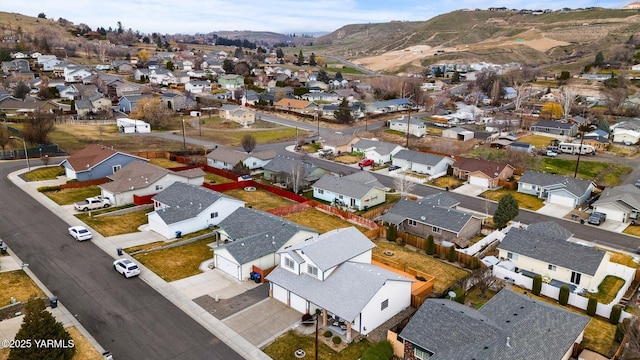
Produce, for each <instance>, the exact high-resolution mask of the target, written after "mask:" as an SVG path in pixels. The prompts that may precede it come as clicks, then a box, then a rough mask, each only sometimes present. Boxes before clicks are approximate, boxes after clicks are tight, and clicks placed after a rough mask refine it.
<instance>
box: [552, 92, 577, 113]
mask: <svg viewBox="0 0 640 360" xmlns="http://www.w3.org/2000/svg"><path fill="white" fill-rule="evenodd" d="M576 99H578V91H577V90H576V89H574V88H572V87H570V86H563V87H561V88H560V91H559V92H558V94H557V95H556V101H558V104H560V107H562V118H567V117H568V116H569V115H570V113H571V106H573V102H574V101H576Z"/></svg>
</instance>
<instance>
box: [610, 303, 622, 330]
mask: <svg viewBox="0 0 640 360" xmlns="http://www.w3.org/2000/svg"><path fill="white" fill-rule="evenodd" d="M621 314H622V305H613V309H611V314H610V315H609V324H612V325H616V324H618V322H619V321H620V315H621Z"/></svg>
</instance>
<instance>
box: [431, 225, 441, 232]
mask: <svg viewBox="0 0 640 360" xmlns="http://www.w3.org/2000/svg"><path fill="white" fill-rule="evenodd" d="M431 231H432V232H434V233H436V234H442V229H440V228H439V227H437V226H433V227H432V228H431Z"/></svg>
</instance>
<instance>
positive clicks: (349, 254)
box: [266, 227, 412, 341]
mask: <svg viewBox="0 0 640 360" xmlns="http://www.w3.org/2000/svg"><path fill="white" fill-rule="evenodd" d="M374 247H375V245H374V244H373V242H371V240H369V239H367V237H366V236H364V235H363V234H362V233H361V232H360V231H358V230H357V229H356V228H355V227H349V228H344V229H337V230H333V231H330V232H327V233H324V234H322V235H320V236H319V237H318V238H317V239H316V240H313V241H306V242H303V243H300V244H298V245H294V246H292V247H290V248H288V249H284V250H282V251H281V252H280V265H279V266H278V267H276V268H275V269H274V270H273V271H272V272H271V273H270V274H269V275H267V277H266V279H267V280H268V281H269V295H270V296H271V297H273V298H274V299H276V300H279V301H280V302H282V303H284V304H286V305H287V306H289V307H291V308H294V309H295V310H297V311H299V312H301V313H303V314H309V313H311V314H320V318H319V320H321V321H322V324H323V326H327V325H329V326H332V325H333V324H335V325H336V327H335V328H333V327H332V328H331V329H332V330H333V331H337V332H342V333H346V337H347V341H350V340H351V338H352V331H357V332H358V333H360V334H362V335H366V334H368V333H369V332H371V331H372V330H374V329H375V328H377V327H378V326H380V325H381V324H383V323H384V322H385V321H387V320H389V319H390V318H392V317H393V316H395V315H396V314H398V313H399V312H400V311H402V310H404V309H406V308H407V307H408V306H410V305H411V283H412V280H410V279H408V278H406V277H403V276H401V275H398V274H396V273H394V272H391V271H389V270H386V269H383V268H381V267H378V266H375V265H372V264H371V253H372V250H373V248H374Z"/></svg>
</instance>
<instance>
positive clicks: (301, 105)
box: [273, 98, 318, 114]
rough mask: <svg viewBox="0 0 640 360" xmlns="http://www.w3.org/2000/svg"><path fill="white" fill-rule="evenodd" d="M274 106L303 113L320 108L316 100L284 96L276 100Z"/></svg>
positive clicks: (311, 112)
mask: <svg viewBox="0 0 640 360" xmlns="http://www.w3.org/2000/svg"><path fill="white" fill-rule="evenodd" d="M273 106H275V107H276V109H280V110H288V111H294V112H298V113H301V114H313V113H314V112H316V111H317V110H316V109H317V108H318V105H316V103H314V102H311V101H307V100H298V99H289V98H282V99H280V100H278V101H276V102H275V103H274V104H273Z"/></svg>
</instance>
